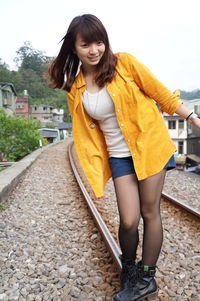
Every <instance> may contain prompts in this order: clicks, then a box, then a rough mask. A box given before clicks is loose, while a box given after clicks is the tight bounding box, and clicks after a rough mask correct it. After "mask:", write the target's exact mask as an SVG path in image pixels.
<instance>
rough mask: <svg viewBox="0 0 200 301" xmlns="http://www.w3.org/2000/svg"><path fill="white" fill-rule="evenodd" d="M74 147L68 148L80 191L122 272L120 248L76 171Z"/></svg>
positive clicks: (70, 145) (71, 144)
mask: <svg viewBox="0 0 200 301" xmlns="http://www.w3.org/2000/svg"><path fill="white" fill-rule="evenodd" d="M72 146H73V142H71V143H70V144H69V146H68V154H69V160H70V164H71V167H72V170H73V172H74V175H75V177H76V180H77V182H78V184H79V186H80V189H81V191H82V193H83V195H84V198H85V200H86V202H87V205H88V207H89V208H90V211H91V214H92V216H93V218H94V220H95V223H96V225H97V227H98V229H99V231H100V233H101V235H102V238H103V240H104V242H105V244H106V246H107V248H108V249H109V251H110V254H111V256H112V258H113V260H114V262H115V264H116V266H117V268H118V269H119V270H121V268H122V266H121V260H120V259H119V255H120V254H121V251H120V248H119V246H118V245H117V243H116V241H115V240H114V238H113V236H112V234H111V233H110V231H109V230H108V228H107V226H106V224H105V223H104V221H103V219H102V217H101V215H100V213H99V211H98V210H97V208H96V206H95V205H94V202H93V201H92V199H91V197H90V195H89V193H88V191H87V190H86V188H85V185H84V184H83V182H82V179H81V177H80V175H79V173H78V171H77V169H76V165H75V163H74V160H73V153H72Z"/></svg>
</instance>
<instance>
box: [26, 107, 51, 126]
mask: <svg viewBox="0 0 200 301" xmlns="http://www.w3.org/2000/svg"><path fill="white" fill-rule="evenodd" d="M52 110H53V107H52V106H47V105H42V104H41V105H31V106H30V115H31V116H32V118H33V119H35V120H37V121H39V122H41V123H42V125H43V126H45V125H46V124H51V123H52Z"/></svg>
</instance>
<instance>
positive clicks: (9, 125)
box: [0, 109, 45, 161]
mask: <svg viewBox="0 0 200 301" xmlns="http://www.w3.org/2000/svg"><path fill="white" fill-rule="evenodd" d="M39 128H40V124H38V123H36V122H35V120H33V119H29V120H27V119H24V118H15V117H13V116H8V115H6V113H5V112H4V111H3V110H2V109H1V110H0V161H2V160H3V159H5V160H8V161H16V160H19V159H21V158H23V157H24V156H26V155H27V154H29V153H31V152H32V151H34V150H35V149H37V148H38V147H39V141H40V140H43V138H42V136H41V132H39V131H38V129H39ZM43 144H45V143H44V140H43Z"/></svg>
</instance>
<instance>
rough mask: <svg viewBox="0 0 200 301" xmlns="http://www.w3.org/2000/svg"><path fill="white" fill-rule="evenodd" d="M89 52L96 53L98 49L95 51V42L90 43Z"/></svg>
mask: <svg viewBox="0 0 200 301" xmlns="http://www.w3.org/2000/svg"><path fill="white" fill-rule="evenodd" d="M89 51H90V54H96V53H97V52H98V51H97V45H96V44H95V43H92V44H90V49H89Z"/></svg>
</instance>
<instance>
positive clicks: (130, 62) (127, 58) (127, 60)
mask: <svg viewBox="0 0 200 301" xmlns="http://www.w3.org/2000/svg"><path fill="white" fill-rule="evenodd" d="M115 55H116V57H117V67H118V68H120V69H121V68H122V69H128V70H130V68H132V67H134V65H137V64H138V60H137V59H136V58H135V57H134V56H133V55H132V54H130V53H128V52H119V53H116V54H115Z"/></svg>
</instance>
